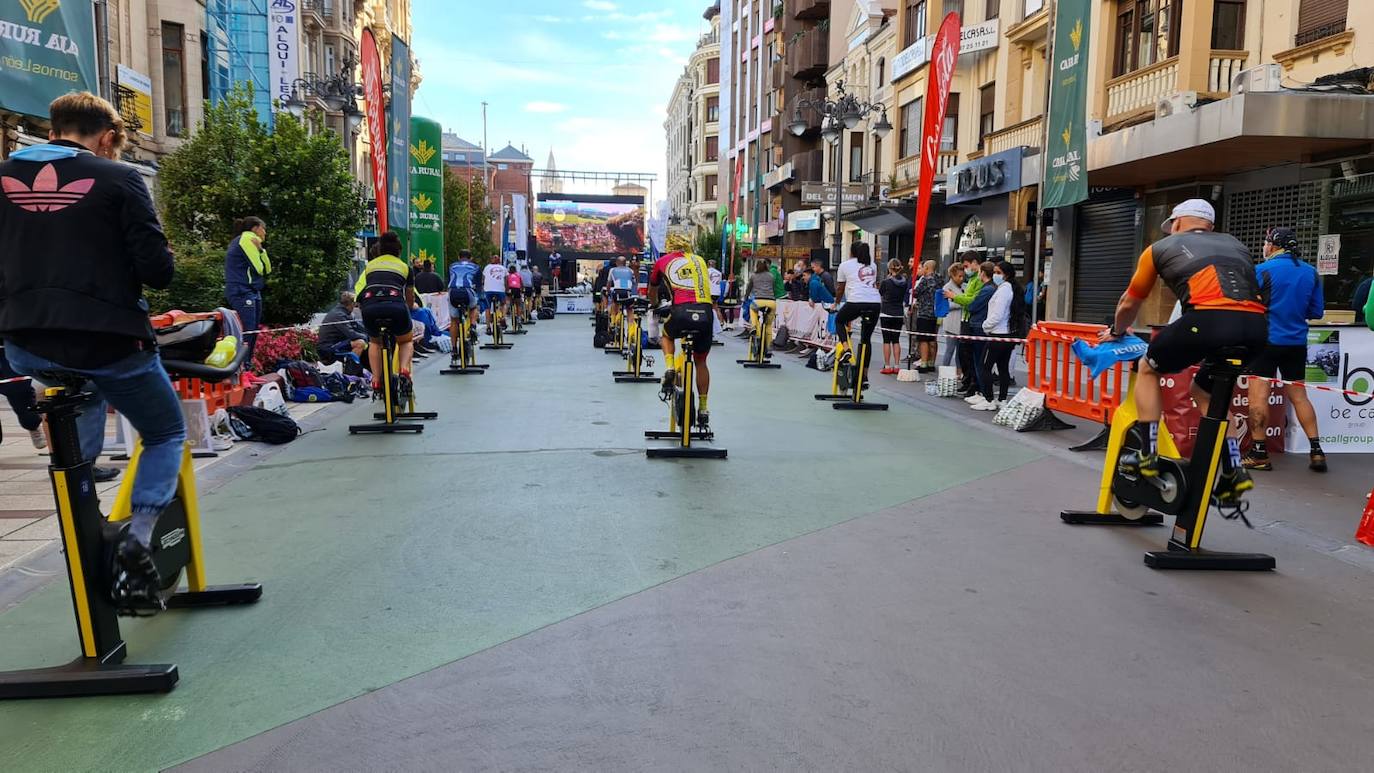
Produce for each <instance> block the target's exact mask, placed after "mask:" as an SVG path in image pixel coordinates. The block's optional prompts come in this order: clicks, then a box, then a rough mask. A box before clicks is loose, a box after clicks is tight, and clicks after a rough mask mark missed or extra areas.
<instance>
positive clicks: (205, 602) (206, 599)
mask: <svg viewBox="0 0 1374 773" xmlns="http://www.w3.org/2000/svg"><path fill="white" fill-rule="evenodd" d="M261 598H262V583H257V582H245V583H240V584H238V585H211V586H210V587H208V588H206V589H205V590H200V591H183V592H181V593H174V594H172V596H171V597H170V598H168V599H167V608H168V609H197V608H200V607H232V606H235V605H238V604H255V603H257V601H258V599H261Z"/></svg>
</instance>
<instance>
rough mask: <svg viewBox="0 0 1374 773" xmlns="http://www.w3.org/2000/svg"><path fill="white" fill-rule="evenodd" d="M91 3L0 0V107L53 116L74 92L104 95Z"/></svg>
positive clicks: (85, 1)
mask: <svg viewBox="0 0 1374 773" xmlns="http://www.w3.org/2000/svg"><path fill="white" fill-rule="evenodd" d="M93 8H94V5H93V4H92V3H91V2H90V0H0V108H3V109H5V110H11V111H13V112H16V113H23V114H25V115H32V116H39V117H42V118H47V117H48V103H49V102H52V101H53V100H54V99H56V98H57V97H60V96H62V95H63V94H66V93H67V92H69V91H93V92H98V91H99V85H98V81H99V78H98V76H97V75H96V65H95V17H94V12H93V10H92V9H93Z"/></svg>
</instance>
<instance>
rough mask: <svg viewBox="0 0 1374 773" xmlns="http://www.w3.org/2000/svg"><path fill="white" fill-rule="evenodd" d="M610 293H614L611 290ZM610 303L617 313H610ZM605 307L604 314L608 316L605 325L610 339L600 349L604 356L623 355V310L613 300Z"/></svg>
mask: <svg viewBox="0 0 1374 773" xmlns="http://www.w3.org/2000/svg"><path fill="white" fill-rule="evenodd" d="M610 292H611V293H614V292H615V291H614V290H612V291H610ZM612 303H616V308H617V309H618V311H614V312H612V311H610V305H611V304H612ZM606 307H607V311H606V314H607V315H609V324H608V325H607V328H606V331H607V333H608V334H609V336H610V337H609V338H608V339H607V341H606V345H605V346H603V347H601V351H603V352H605V353H606V354H624V353H625V352H624V349H625V309H624V308H623V307H621V306H620V304H619V303H617V302H616V301H614V300H607V301H606Z"/></svg>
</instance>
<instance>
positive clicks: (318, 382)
mask: <svg viewBox="0 0 1374 773" xmlns="http://www.w3.org/2000/svg"><path fill="white" fill-rule="evenodd" d="M281 367H282V369H284V370H285V371H286V377H287V378H288V379H290V380H291V386H292V387H296V388H300V387H323V386H324V377H323V376H322V375H321V374H320V371H319V369H318V368H316V367H315V366H314V365H311V364H310V363H308V362H306V361H304V360H290V361H288V362H286V363H284V364H283V365H282V366H281Z"/></svg>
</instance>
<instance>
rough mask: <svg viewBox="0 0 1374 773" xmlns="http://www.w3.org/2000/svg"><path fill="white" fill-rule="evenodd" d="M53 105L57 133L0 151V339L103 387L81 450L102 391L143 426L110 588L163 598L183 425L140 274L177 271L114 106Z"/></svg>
mask: <svg viewBox="0 0 1374 773" xmlns="http://www.w3.org/2000/svg"><path fill="white" fill-rule="evenodd" d="M49 112H50V118H51V121H52V131H51V132H50V133H49V135H48V136H49V139H50V140H51V141H50V142H49V143H48V144H46V145H36V146H33V147H29V148H24V149H22V150H20V151H17V152H15V153H14V154H12V155H11V156H10V158H9V160H7V161H5V162H4V163H0V186H2V187H3V196H0V338H3V339H4V340H5V351H6V354H7V355H8V357H9V361H10V365H11V366H13V368H14V369H15V370H16V371H17V372H19V373H23V374H26V375H30V376H36V377H41V375H42V374H45V373H55V372H61V373H68V374H74V375H78V376H84V377H85V378H86V379H88V381H89V382H90V386H91V387H93V391H94V394H95V397H94V399H93V400H92V401H91V403H90V404H88V405H87V406H86V407H85V408H84V409H83V410H82V412H81V415H80V417H79V418H78V429H79V433H80V438H81V449H82V451H83V453H84V454H85V456H86V458H87V459H90V460H92V461H94V460H95V458H96V457H97V456H98V455H99V454H100V450H101V445H102V443H103V440H104V437H105V413H106V411H105V404H106V402H108V403H109V404H110V405H113V406H114V408H115V410H117V411H119V412H120V413H121V414H123V415H124V417H125V418H127V419H128V420H129V422H130V423H131V424H133V426H134V429H136V430H138V433H139V436H140V437H141V438H142V441H143V456H142V458H141V460H140V461H139V465H138V471H137V474H136V476H135V478H134V482H133V497H132V499H133V501H132V505H133V517H132V519H131V520H130V522H129V525H128V526H127V527H126V528H125V529H124V530H123V531H122V532H121V534H120V537H119V542H118V544H117V545H116V549H115V553H116V556H117V560H116V562H115V563H116V566H115V570H114V575H115V576H114V578H113V580H112V596H113V601H114V603H115V604H116V605H119V606H121V607H125V608H130V607H136V608H140V609H145V610H147V609H151V610H157V609H161V607H162V604H161V601H160V600H159V599H158V593H157V584H158V577H157V570H156V568H154V566H153V563H152V554H151V551H150V541H151V539H152V534H153V526H154V524H155V523H156V521H157V517H158V516H159V515H160V514H161V513H162V511H163V509H164V508H166V507H167V505H168V504H169V503H170V502H171V501H172V497H173V495H174V493H175V491H176V485H177V471H178V469H179V468H180V465H181V454H182V445H183V443H184V442H185V440H186V426H185V423H184V421H183V419H182V415H181V405H180V403H179V402H178V401H177V396H176V393H175V392H174V391H173V390H172V383H171V380H170V379H169V378H168V376H167V373H166V371H164V370H163V369H162V362H161V360H160V359H159V357H158V353H157V347H156V344H155V339H154V336H153V329H152V326H151V325H150V324H149V322H148V304H147V302H146V301H145V300H144V299H143V287H144V286H145V285H146V286H148V287H152V288H165V287H167V286H168V285H169V284H171V281H172V270H173V267H172V252H171V250H170V249H168V247H167V238H166V237H165V236H164V235H163V233H162V226H161V225H160V224H159V223H158V219H157V214H156V212H154V210H153V202H152V199H151V198H150V197H149V195H148V189H147V187H146V186H145V185H144V184H143V178H142V176H141V175H140V174H139V173H138V171H137V170H136V169H134V168H133V167H130V166H126V165H124V164H121V163H119V162H117V161H115V160H114V159H115V157H116V156H117V155H118V153H119V149H120V147H121V146H122V145H123V143H124V141H125V138H126V135H125V129H124V122H123V121H122V120H121V119H120V117H119V113H118V112H116V111H115V109H114V107H113V106H111V105H110V103H109V102H106V101H105V100H103V99H101V98H100V97H97V96H95V95H94V94H90V93H88V92H82V93H72V94H67V95H65V96H62V97H59V98H58V99H57V100H55V101H54V102H53V103H52V105H51V106H50V107H49Z"/></svg>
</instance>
